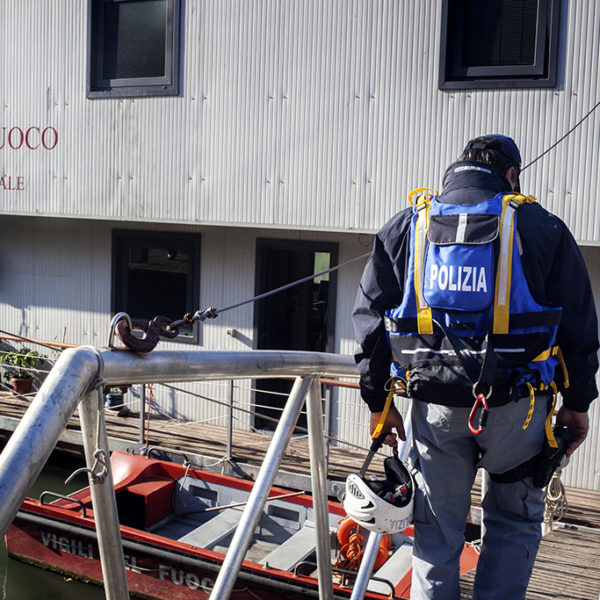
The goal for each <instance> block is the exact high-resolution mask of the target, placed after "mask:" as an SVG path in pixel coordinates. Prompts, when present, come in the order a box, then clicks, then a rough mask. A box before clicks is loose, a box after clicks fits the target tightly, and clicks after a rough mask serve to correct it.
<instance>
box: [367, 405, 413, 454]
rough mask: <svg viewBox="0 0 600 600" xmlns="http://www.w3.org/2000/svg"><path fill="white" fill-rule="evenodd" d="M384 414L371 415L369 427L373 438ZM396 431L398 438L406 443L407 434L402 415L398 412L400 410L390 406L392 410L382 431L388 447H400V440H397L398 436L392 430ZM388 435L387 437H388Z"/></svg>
mask: <svg viewBox="0 0 600 600" xmlns="http://www.w3.org/2000/svg"><path fill="white" fill-rule="evenodd" d="M381 415H382V412H376V413H371V423H370V427H369V433H370V434H371V436H372V435H373V432H374V431H375V428H376V427H377V424H378V423H379V419H380V418H381ZM394 428H395V429H396V431H397V433H398V437H399V438H400V439H401V440H402V441H404V440H406V434H405V433H404V422H403V421H402V415H401V414H400V413H399V412H398V409H397V408H396V407H395V406H394V405H392V406H390V410H389V411H388V414H387V417H386V418H385V421H384V423H383V429H382V430H381V435H385V439H384V441H383V443H384V444H387V445H388V446H392V447H393V448H395V447H397V446H398V440H397V439H396V434H395V433H393V432H392V429H394ZM386 434H387V435H386Z"/></svg>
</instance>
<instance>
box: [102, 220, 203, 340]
mask: <svg viewBox="0 0 600 600" xmlns="http://www.w3.org/2000/svg"><path fill="white" fill-rule="evenodd" d="M201 241H202V238H201V235H200V234H196V233H182V232H179V231H148V230H145V229H113V231H112V272H111V311H112V314H116V313H117V312H121V311H122V310H123V307H124V306H126V305H127V298H128V293H129V282H128V279H127V268H123V266H128V258H127V261H124V260H123V258H124V254H125V255H127V256H128V251H129V248H131V246H132V243H135V242H137V243H142V244H144V243H147V244H148V246H149V247H153V248H165V249H175V250H178V249H182V250H183V249H185V250H186V252H187V256H188V261H189V262H188V273H187V276H188V280H187V285H186V301H185V302H186V306H187V307H188V308H187V309H188V311H193V310H195V309H196V308H197V307H198V306H199V303H200V252H201ZM129 316H130V317H131V318H132V319H136V318H140V316H139V315H137V316H136V315H135V314H130V315H129ZM155 316H158V315H153V317H155ZM165 316H168V317H170V318H172V319H181V318H183V315H165ZM175 341H177V342H187V343H192V344H199V343H200V328H199V326H198V323H194V325H193V326H192V328H191V331H189V330H188V331H185V330H183V329H180V333H179V335H178V336H177V337H176V338H175Z"/></svg>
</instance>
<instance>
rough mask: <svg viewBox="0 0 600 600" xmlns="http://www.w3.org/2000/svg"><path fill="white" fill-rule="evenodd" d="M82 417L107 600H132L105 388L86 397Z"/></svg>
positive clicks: (81, 406)
mask: <svg viewBox="0 0 600 600" xmlns="http://www.w3.org/2000/svg"><path fill="white" fill-rule="evenodd" d="M79 416H80V419H81V436H82V439H83V449H84V451H85V460H86V464H87V467H88V468H87V470H88V479H89V482H90V491H91V494H92V506H93V509H94V521H95V522H96V532H97V535H98V548H99V550H100V560H101V563H102V577H103V579H104V593H105V595H106V598H107V600H129V591H128V589H127V576H126V574H125V557H124V556H123V546H122V543H121V532H120V529H119V514H118V512H117V501H116V498H115V490H114V488H113V479H112V473H111V470H110V452H109V449H108V438H107V436H106V422H105V420H104V396H103V394H102V389H101V387H98V389H97V390H92V391H90V392H88V393H87V394H86V395H85V396H84V397H83V399H82V400H81V403H80V405H79Z"/></svg>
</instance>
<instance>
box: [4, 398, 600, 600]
mask: <svg viewBox="0 0 600 600" xmlns="http://www.w3.org/2000/svg"><path fill="white" fill-rule="evenodd" d="M28 403H29V402H28V401H27V400H25V399H23V398H20V397H17V396H14V395H12V394H10V393H0V430H3V431H5V432H9V431H12V430H13V429H14V427H15V425H16V423H17V422H18V420H19V419H20V418H21V417H22V415H23V413H24V411H25V409H26V408H27V406H28ZM106 422H107V432H108V435H109V438H113V439H118V440H122V441H125V443H126V444H127V443H129V444H131V445H132V446H135V445H136V443H138V442H139V435H140V434H139V416H138V415H136V414H130V415H129V416H118V415H117V414H116V413H114V412H111V411H106ZM78 430H79V420H78V418H77V416H74V417H73V418H72V419H71V420H70V422H69V424H68V427H67V432H66V435H64V436H63V438H62V439H63V440H64V441H66V443H67V444H73V441H72V440H73V439H75V438H76V437H77V434H78ZM149 435H150V440H149V444H150V445H155V446H161V447H168V448H172V449H174V450H180V451H185V452H188V453H190V454H194V455H196V456H204V457H213V458H214V459H215V461H218V460H219V459H222V458H223V457H224V456H225V454H226V448H227V432H226V430H225V429H224V428H222V427H217V426H213V425H206V424H198V423H189V422H179V421H174V420H171V419H165V418H159V417H155V416H154V415H153V416H152V419H151V425H150V429H149ZM267 446H268V442H266V441H265V436H264V435H262V434H259V433H252V432H245V431H238V430H236V431H235V432H234V435H233V446H232V460H233V462H234V463H240V464H250V465H252V464H254V465H259V464H260V462H261V460H262V457H263V456H264V453H265V451H266V449H267ZM364 457H365V453H361V452H358V451H348V450H347V449H343V450H340V449H337V448H331V450H330V458H329V469H328V474H329V477H330V478H331V479H332V480H338V481H340V482H342V481H343V480H344V479H345V477H346V475H347V474H349V473H351V472H356V471H357V470H358V469H359V468H360V465H361V464H362V462H363V460H364ZM373 466H374V468H376V469H377V468H381V461H380V460H375V461H374V463H373ZM309 469H310V464H309V459H308V448H307V443H306V441H305V439H304V438H300V439H293V440H292V442H291V444H290V447H289V449H288V452H287V453H286V455H285V457H284V460H283V465H282V471H286V472H288V473H292V474H298V475H304V476H306V475H307V474H308V473H309ZM566 494H567V500H568V504H569V506H568V510H567V512H566V514H565V517H564V518H563V523H564V524H566V526H563V525H561V526H560V527H559V528H557V529H555V530H554V531H552V532H551V533H549V534H547V535H546V536H544V538H543V540H542V544H541V547H540V551H539V553H538V557H537V560H536V564H535V568H534V572H533V576H532V579H531V583H530V586H529V590H528V594H527V598H528V600H530V599H531V600H541V599H550V598H552V599H554V600H588V599H589V600H599V599H600V569H598V567H597V565H598V564H600V493H598V492H591V491H586V490H578V489H575V488H567V490H566ZM473 504H474V506H477V505H478V504H479V493H478V490H477V489H474V492H473ZM473 577H474V575H473V573H470V574H467V575H465V576H463V577H462V580H461V581H462V583H463V596H462V598H465V599H466V598H470V597H471V594H472V586H473Z"/></svg>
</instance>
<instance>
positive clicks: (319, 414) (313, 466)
mask: <svg viewBox="0 0 600 600" xmlns="http://www.w3.org/2000/svg"><path fill="white" fill-rule="evenodd" d="M306 408H307V413H308V449H309V456H310V478H311V483H312V498H313V511H314V514H315V526H316V535H317V573H318V579H319V600H332V599H333V578H332V575H331V542H330V536H329V511H328V510H327V464H326V462H325V438H324V436H323V408H322V406H321V385H320V378H319V377H313V379H312V381H311V384H310V389H309V391H308V398H307V401H306Z"/></svg>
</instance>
